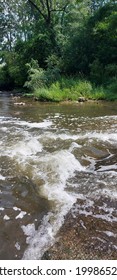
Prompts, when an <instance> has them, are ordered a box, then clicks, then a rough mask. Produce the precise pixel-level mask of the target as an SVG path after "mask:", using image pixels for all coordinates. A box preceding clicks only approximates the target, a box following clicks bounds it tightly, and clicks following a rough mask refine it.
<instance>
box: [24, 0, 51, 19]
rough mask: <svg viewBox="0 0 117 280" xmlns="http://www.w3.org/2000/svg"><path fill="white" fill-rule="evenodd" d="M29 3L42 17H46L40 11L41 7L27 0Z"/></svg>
mask: <svg viewBox="0 0 117 280" xmlns="http://www.w3.org/2000/svg"><path fill="white" fill-rule="evenodd" d="M28 2H29V4H31V5H32V6H33V7H34V8H35V9H36V10H37V11H38V12H39V13H40V14H41V15H42V17H43V18H44V19H45V20H47V19H46V16H45V15H44V14H43V13H42V11H41V9H40V8H39V7H38V6H37V5H36V4H35V3H34V2H33V1H32V0H28Z"/></svg>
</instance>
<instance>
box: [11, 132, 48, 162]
mask: <svg viewBox="0 0 117 280" xmlns="http://www.w3.org/2000/svg"><path fill="white" fill-rule="evenodd" d="M42 149H43V147H42V145H41V143H40V142H39V141H38V140H37V139H36V138H35V137H34V138H33V137H30V138H29V139H26V138H25V139H24V140H22V141H19V142H18V143H17V144H14V145H12V146H11V147H10V149H9V150H8V151H7V154H8V155H9V156H10V157H16V158H17V161H18V160H21V159H23V158H24V159H26V158H27V157H28V156H32V155H36V154H37V153H38V152H41V151H42Z"/></svg>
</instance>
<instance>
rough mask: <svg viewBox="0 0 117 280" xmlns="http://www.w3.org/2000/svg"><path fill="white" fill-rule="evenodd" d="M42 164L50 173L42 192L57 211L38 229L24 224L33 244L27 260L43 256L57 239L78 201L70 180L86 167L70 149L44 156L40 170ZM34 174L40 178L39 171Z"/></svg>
mask: <svg viewBox="0 0 117 280" xmlns="http://www.w3.org/2000/svg"><path fill="white" fill-rule="evenodd" d="M41 166H42V167H43V173H46V178H45V180H46V181H45V184H44V185H43V186H42V188H41V195H42V196H44V197H46V198H47V199H48V200H51V201H54V202H56V204H55V206H54V212H50V213H48V215H46V216H44V218H43V220H42V224H41V226H40V227H39V229H38V230H37V231H35V230H34V226H29V225H27V227H24V226H23V227H22V229H23V231H24V233H25V234H26V235H28V239H27V242H28V244H29V246H28V248H27V250H26V251H25V253H24V256H23V259H40V258H41V256H42V254H43V253H44V252H45V250H46V249H47V248H48V247H49V246H50V245H51V244H52V243H53V242H54V238H55V235H56V233H57V231H58V229H59V228H60V227H61V225H62V223H63V221H64V216H65V215H66V214H67V212H68V211H69V210H70V208H71V207H72V205H73V203H74V202H75V201H76V196H75V195H74V194H71V193H68V192H67V191H66V185H67V180H68V179H69V178H70V177H72V176H74V172H75V171H76V170H77V171H79V170H80V171H84V170H85V168H84V167H83V166H82V165H81V164H80V163H79V162H78V161H77V160H76V159H75V157H74V155H72V154H71V153H70V152H69V151H66V150H61V151H59V152H55V153H53V154H50V155H46V156H45V157H43V158H41V159H40V169H41ZM34 177H38V171H37V170H35V175H34ZM33 179H34V178H33Z"/></svg>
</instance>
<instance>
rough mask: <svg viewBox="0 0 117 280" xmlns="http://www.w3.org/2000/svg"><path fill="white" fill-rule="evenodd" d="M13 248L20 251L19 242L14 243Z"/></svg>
mask: <svg viewBox="0 0 117 280" xmlns="http://www.w3.org/2000/svg"><path fill="white" fill-rule="evenodd" d="M15 248H16V249H17V250H18V251H20V244H19V242H16V243H15Z"/></svg>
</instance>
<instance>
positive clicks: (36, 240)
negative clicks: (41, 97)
mask: <svg viewBox="0 0 117 280" xmlns="http://www.w3.org/2000/svg"><path fill="white" fill-rule="evenodd" d="M20 102H24V104H23V105H20V104H17V103H20ZM77 199H80V200H83V201H85V204H86V203H87V205H86V206H87V207H88V206H89V205H91V206H92V205H94V203H95V201H96V200H97V201H99V200H101V201H102V203H101V205H100V207H101V210H102V211H103V213H102V211H101V214H99V213H98V214H97V216H96V218H97V219H98V218H100V219H102V220H103V221H104V220H105V221H106V222H108V221H109V222H112V223H113V222H117V103H116V102H112V103H111V102H86V103H83V104H80V103H74V104H70V103H66V104H55V103H39V102H35V101H32V100H30V99H23V100H20V99H19V98H13V97H12V96H9V95H6V94H1V95H0V259H1V260H2V259H3V260H5V259H33V260H34V259H41V257H42V255H43V254H44V252H45V251H46V250H47V249H48V248H49V246H50V245H52V244H53V243H54V242H55V240H56V234H57V232H58V230H59V229H60V227H61V226H62V224H63V222H64V218H65V215H66V214H67V213H68V211H69V210H70V209H71V207H72V206H73V204H74V203H75V202H76V200H77ZM78 211H79V213H81V212H82V211H83V210H82V209H81V208H80V205H79V209H78ZM84 211H86V209H84ZM84 213H85V212H84ZM90 215H91V213H90ZM92 215H93V214H92ZM66 234H67V233H66ZM107 234H108V235H110V236H113V237H117V228H115V231H114V232H112V231H111V230H108V232H107ZM116 239H117V238H113V240H112V241H111V242H113V246H114V248H115V249H116V250H117V244H116Z"/></svg>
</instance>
